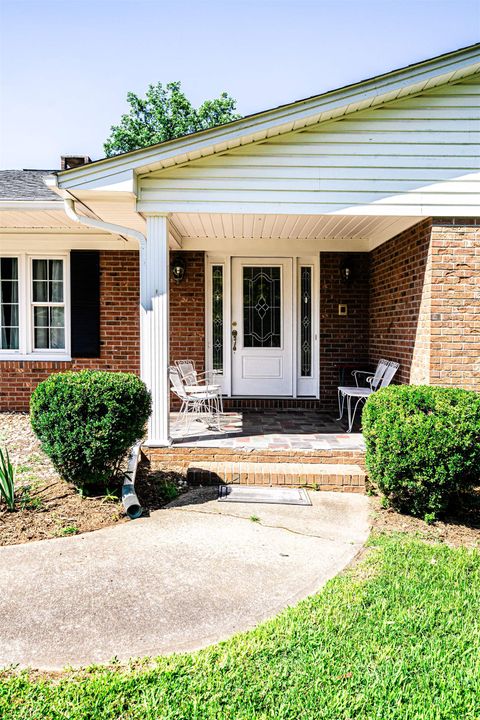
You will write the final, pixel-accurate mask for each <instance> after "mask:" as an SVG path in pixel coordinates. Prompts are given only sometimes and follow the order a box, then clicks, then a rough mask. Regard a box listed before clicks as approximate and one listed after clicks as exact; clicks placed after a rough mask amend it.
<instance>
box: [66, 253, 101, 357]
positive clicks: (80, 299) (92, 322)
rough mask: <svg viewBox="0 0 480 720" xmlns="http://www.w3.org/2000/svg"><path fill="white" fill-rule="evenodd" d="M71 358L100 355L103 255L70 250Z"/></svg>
mask: <svg viewBox="0 0 480 720" xmlns="http://www.w3.org/2000/svg"><path fill="white" fill-rule="evenodd" d="M70 298H71V327H72V336H71V343H72V357H81V358H96V357H100V254H99V253H98V252H96V251H91V250H72V252H71V253H70Z"/></svg>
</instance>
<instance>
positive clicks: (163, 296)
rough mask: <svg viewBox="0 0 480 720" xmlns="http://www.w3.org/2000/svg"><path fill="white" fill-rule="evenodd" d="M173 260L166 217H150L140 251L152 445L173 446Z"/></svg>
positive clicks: (144, 361) (143, 349)
mask: <svg viewBox="0 0 480 720" xmlns="http://www.w3.org/2000/svg"><path fill="white" fill-rule="evenodd" d="M168 276H169V258H168V219H167V216H166V215H152V216H149V217H147V241H146V243H145V244H144V245H143V246H142V247H141V248H140V315H141V321H140V338H141V339H140V357H141V376H142V380H144V382H145V383H146V385H147V387H148V389H149V390H150V392H151V393H152V414H151V416H150V420H149V422H148V438H147V444H149V445H157V446H158V445H159V446H164V445H169V444H170V442H171V441H170V437H169V412H170V386H169V379H168V364H169V297H168V280H169V277H168Z"/></svg>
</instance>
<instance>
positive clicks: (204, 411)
mask: <svg viewBox="0 0 480 720" xmlns="http://www.w3.org/2000/svg"><path fill="white" fill-rule="evenodd" d="M168 375H169V378H170V385H171V390H172V392H173V394H174V395H176V396H177V397H178V399H179V400H180V401H181V403H182V404H181V407H180V414H179V419H178V421H177V423H176V425H177V428H183V430H184V432H185V433H188V432H189V430H190V427H191V424H192V421H193V420H202V419H204V418H205V419H207V421H209V422H210V421H211V422H212V423H214V424H215V426H216V429H218V430H219V431H221V430H222V428H221V425H220V394H219V391H218V389H216V390H202V391H198V392H188V390H187V386H185V384H184V382H183V380H182V378H181V376H180V372H179V370H178V368H176V367H173V366H171V367H169V369H168Z"/></svg>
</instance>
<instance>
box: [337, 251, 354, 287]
mask: <svg viewBox="0 0 480 720" xmlns="http://www.w3.org/2000/svg"><path fill="white" fill-rule="evenodd" d="M340 275H341V277H342V280H343V282H344V283H345V285H350V283H351V282H352V280H353V263H352V262H351V260H350V258H346V259H345V260H344V261H343V262H342V264H341V266H340Z"/></svg>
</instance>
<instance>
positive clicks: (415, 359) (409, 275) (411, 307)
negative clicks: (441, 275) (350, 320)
mask: <svg viewBox="0 0 480 720" xmlns="http://www.w3.org/2000/svg"><path fill="white" fill-rule="evenodd" d="M430 234H431V220H425V221H423V222H420V223H418V224H417V225H415V226H414V227H413V228H410V229H408V230H405V231H404V232H402V233H400V235H397V236H396V237H394V238H392V239H391V240H389V241H388V242H386V243H384V244H383V245H380V246H379V247H378V248H376V249H375V250H373V251H372V253H371V264H370V359H371V361H372V362H373V363H377V362H378V360H379V359H380V358H385V359H386V360H396V361H397V362H399V363H400V368H399V371H398V373H397V376H396V381H400V382H403V383H409V382H411V381H415V382H428V379H427V376H428V365H429V322H430V319H429V317H430V316H429V313H430V310H429V295H428V292H429V247H430Z"/></svg>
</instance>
